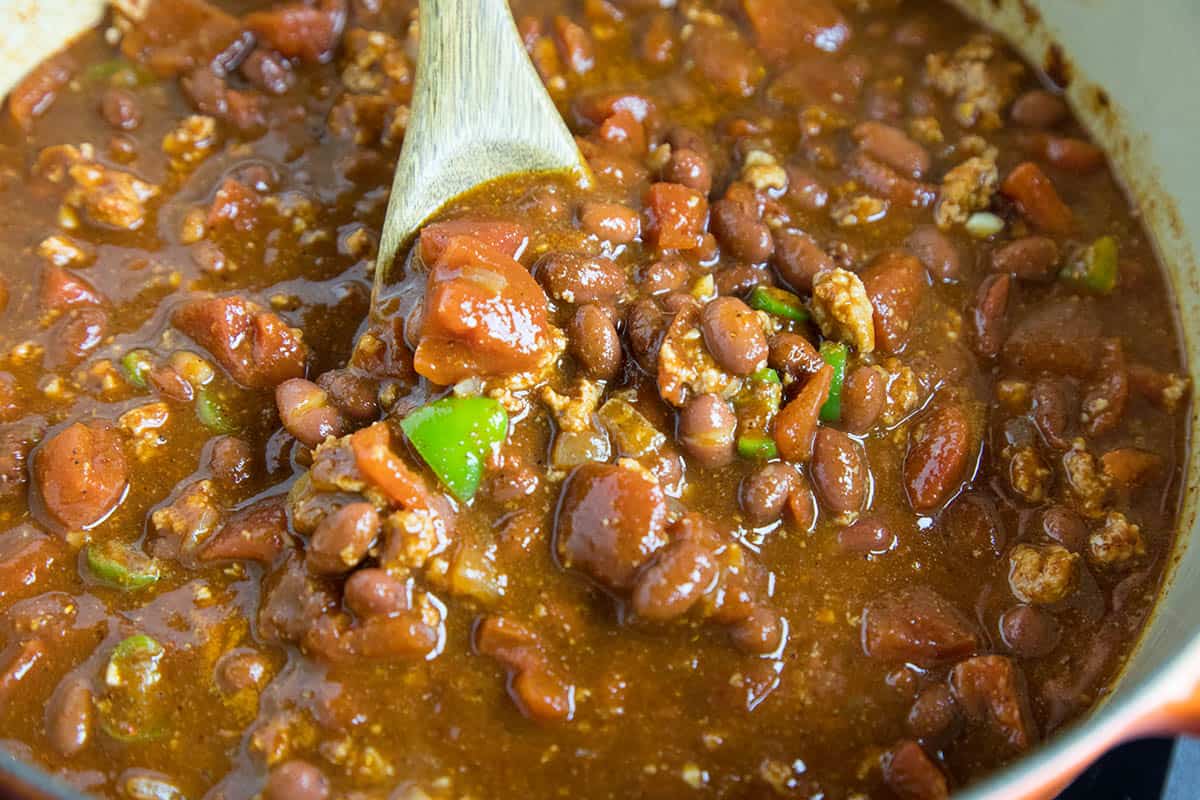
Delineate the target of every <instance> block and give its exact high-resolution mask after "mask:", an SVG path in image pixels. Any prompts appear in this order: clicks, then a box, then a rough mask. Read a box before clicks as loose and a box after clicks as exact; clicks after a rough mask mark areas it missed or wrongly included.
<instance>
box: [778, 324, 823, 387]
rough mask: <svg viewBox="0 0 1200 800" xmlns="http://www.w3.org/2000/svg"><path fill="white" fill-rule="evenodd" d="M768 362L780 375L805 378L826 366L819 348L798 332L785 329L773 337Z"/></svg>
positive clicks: (796, 378) (798, 378) (795, 378)
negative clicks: (818, 350)
mask: <svg viewBox="0 0 1200 800" xmlns="http://www.w3.org/2000/svg"><path fill="white" fill-rule="evenodd" d="M767 363H768V364H769V365H770V366H771V368H772V369H775V370H777V371H778V372H779V374H780V375H785V376H791V378H793V379H794V380H803V379H806V378H808V377H809V376H810V375H815V374H817V372H818V371H819V370H820V369H821V367H823V366H825V361H824V359H822V358H821V354H820V353H818V352H817V348H815V347H813V346H812V344H811V343H810V342H809V341H808V339H805V338H804V337H803V336H801V335H800V334H798V333H790V332H788V331H784V332H782V333H777V334H775V335H774V336H772V337H771V344H770V353H769V354H768V356H767Z"/></svg>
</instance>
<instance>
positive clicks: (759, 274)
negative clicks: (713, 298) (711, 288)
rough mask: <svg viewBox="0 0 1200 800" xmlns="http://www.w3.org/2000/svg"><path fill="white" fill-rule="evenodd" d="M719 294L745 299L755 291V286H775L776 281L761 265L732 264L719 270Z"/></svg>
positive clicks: (717, 275)
mask: <svg viewBox="0 0 1200 800" xmlns="http://www.w3.org/2000/svg"><path fill="white" fill-rule="evenodd" d="M715 278H716V284H717V294H719V295H722V296H727V295H732V296H734V297H744V296H745V295H748V294H750V292H752V291H754V287H755V286H774V285H775V279H774V277H773V276H772V275H771V273H770V271H769V270H767V269H766V268H765V267H763V266H762V265H761V264H745V263H738V264H731V265H729V266H728V267H723V268H721V269H719V270H717V272H716V275H715Z"/></svg>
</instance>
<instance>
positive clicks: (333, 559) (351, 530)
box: [306, 503, 380, 575]
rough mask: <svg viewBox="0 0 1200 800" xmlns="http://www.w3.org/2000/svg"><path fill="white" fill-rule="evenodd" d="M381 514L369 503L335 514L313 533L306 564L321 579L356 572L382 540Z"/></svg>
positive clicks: (353, 506)
mask: <svg viewBox="0 0 1200 800" xmlns="http://www.w3.org/2000/svg"><path fill="white" fill-rule="evenodd" d="M379 528H380V520H379V512H378V511H376V510H375V507H374V506H373V505H371V504H370V503H351V504H349V505H347V506H342V507H341V508H339V509H338V510H337V511H335V512H333V513H332V514H330V515H329V516H327V517H325V519H323V520H321V523H320V524H319V525H317V529H316V530H315V531H313V535H312V539H311V540H310V541H309V543H308V557H307V559H306V562H307V564H308V567H309V569H311V570H312V571H313V572H316V573H318V574H322V575H337V574H340V573H343V572H346V571H347V570H350V569H353V568H354V566H355V565H357V564H358V562H360V561H362V560H363V558H364V557H365V556H366V555H367V551H368V550H369V549H370V548H371V545H372V544H373V543H374V542H375V539H376V537H377V536H379Z"/></svg>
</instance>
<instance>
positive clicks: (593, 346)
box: [567, 303, 621, 381]
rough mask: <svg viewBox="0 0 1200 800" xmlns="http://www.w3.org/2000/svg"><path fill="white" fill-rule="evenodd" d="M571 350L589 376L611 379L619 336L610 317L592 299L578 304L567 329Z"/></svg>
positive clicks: (616, 368) (616, 364)
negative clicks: (584, 303) (580, 304)
mask: <svg viewBox="0 0 1200 800" xmlns="http://www.w3.org/2000/svg"><path fill="white" fill-rule="evenodd" d="M567 336H568V338H569V339H570V343H571V354H572V355H574V356H575V358H577V359H579V364H580V366H581V367H583V371H584V372H585V373H587V376H588V377H589V378H592V379H594V380H601V381H603V380H611V379H613V378H615V377H616V375H617V373H618V372H619V371H620V369H621V337H620V336H618V335H617V329H616V327H615V326H614V325H613V323H612V319H611V318H609V316H608V314H606V313H605V312H604V310H603V309H601V308H600V306H598V305H595V304H594V303H588V304H587V305H582V306H580V307H579V309H578V310H576V312H575V316H574V317H573V318H572V319H571V325H570V327H569V328H568V329H567Z"/></svg>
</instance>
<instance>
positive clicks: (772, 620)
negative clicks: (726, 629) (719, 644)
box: [730, 606, 783, 655]
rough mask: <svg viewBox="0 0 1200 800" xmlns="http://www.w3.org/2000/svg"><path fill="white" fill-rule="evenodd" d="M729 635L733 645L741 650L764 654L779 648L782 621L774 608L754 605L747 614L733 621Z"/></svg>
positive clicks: (781, 635)
mask: <svg viewBox="0 0 1200 800" xmlns="http://www.w3.org/2000/svg"><path fill="white" fill-rule="evenodd" d="M730 636H731V638H732V639H733V644H734V646H735V647H737V649H739V650H741V651H742V652H745V653H752V654H754V655H766V654H767V653H771V652H774V651H775V650H777V649H778V648H779V642H780V640H781V639H782V637H783V621H782V620H781V619H780V618H779V612H778V611H776V610H775V609H773V608H768V607H767V606H755V607H754V608H753V610H751V612H750V613H749V614H748V615H747V616H745V617H743V618H742V619H740V620H738V621H737V622H735V623H734V625H733V628H732V629H731V630H730Z"/></svg>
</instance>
